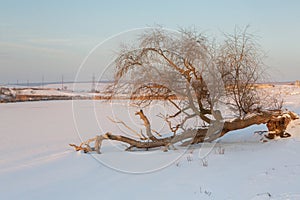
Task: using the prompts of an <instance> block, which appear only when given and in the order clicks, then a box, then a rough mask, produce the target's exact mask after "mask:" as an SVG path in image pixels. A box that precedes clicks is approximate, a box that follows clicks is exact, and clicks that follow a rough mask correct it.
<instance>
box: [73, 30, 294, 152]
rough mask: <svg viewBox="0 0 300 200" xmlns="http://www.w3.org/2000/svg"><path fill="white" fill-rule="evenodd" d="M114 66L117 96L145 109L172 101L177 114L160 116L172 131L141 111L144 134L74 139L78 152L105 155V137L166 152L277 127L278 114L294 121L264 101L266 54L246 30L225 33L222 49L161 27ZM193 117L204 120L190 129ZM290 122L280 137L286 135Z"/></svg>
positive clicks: (125, 50)
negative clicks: (155, 125)
mask: <svg viewBox="0 0 300 200" xmlns="http://www.w3.org/2000/svg"><path fill="white" fill-rule="evenodd" d="M115 64H116V73H115V82H114V85H113V86H111V87H110V89H112V88H113V90H114V94H116V95H118V94H120V93H121V92H122V91H124V90H125V91H127V93H128V94H130V96H129V97H128V98H131V99H132V101H133V102H134V103H136V104H138V105H140V106H141V107H143V106H148V105H150V104H151V103H153V100H163V101H165V102H168V104H169V105H170V106H172V107H173V108H174V109H175V110H176V111H175V112H171V111H170V113H167V114H166V115H162V114H161V115H160V116H159V117H161V119H162V120H164V121H165V122H166V123H167V124H168V126H169V129H170V132H172V133H173V134H172V136H168V137H160V135H163V133H158V135H159V136H158V137H157V136H156V135H154V134H153V133H154V132H155V133H157V132H156V131H154V130H153V129H152V128H151V124H150V122H149V120H148V118H147V116H146V114H145V113H144V112H143V110H140V111H138V112H136V115H138V116H139V117H140V119H141V120H142V121H143V123H144V126H145V131H146V135H144V134H142V136H141V137H140V139H133V138H130V137H126V136H122V135H114V134H112V133H105V134H103V135H101V137H99V136H97V137H95V138H92V139H90V140H88V141H87V142H84V143H82V144H81V145H79V146H76V145H73V144H72V146H74V147H75V148H76V150H80V149H83V150H84V151H86V152H89V151H93V150H96V151H97V152H100V146H101V143H102V141H103V140H105V139H109V140H117V141H120V142H124V143H127V144H129V147H128V148H127V149H131V148H133V147H135V148H146V149H147V148H153V147H160V146H165V147H166V148H165V149H166V150H167V149H168V148H169V147H170V146H173V144H175V143H178V142H182V144H185V145H189V144H196V143H201V142H210V141H213V140H216V139H217V138H219V137H222V136H224V135H225V134H226V133H228V132H230V131H233V130H238V129H243V128H246V127H248V126H251V125H254V124H261V123H263V124H267V123H268V124H272V121H274V120H275V121H278V120H277V119H278V117H288V118H289V119H295V118H297V115H295V114H294V113H292V112H288V111H286V112H283V111H282V110H267V109H264V107H263V105H261V104H260V102H259V98H258V93H257V92H256V88H255V83H257V81H258V80H260V74H261V70H262V66H263V63H262V54H261V52H260V49H259V48H258V45H257V43H256V42H255V41H254V37H253V36H252V35H250V34H248V33H247V29H245V30H243V31H240V30H238V29H236V31H235V33H234V34H233V35H229V34H226V40H225V41H224V43H223V44H221V45H219V46H217V45H216V44H214V43H213V42H211V41H210V40H209V38H208V37H205V36H204V35H203V34H199V33H198V32H197V31H196V30H193V29H189V30H186V29H181V30H180V31H179V32H178V34H170V33H168V32H165V31H164V30H163V29H162V28H157V29H154V30H151V31H147V32H145V33H144V34H143V35H141V37H140V39H139V42H138V46H136V47H123V49H122V50H121V52H120V54H119V56H118V58H117V59H116V62H115ZM129 91H131V92H129ZM224 105H227V106H228V105H229V106H230V108H231V110H232V112H233V113H234V114H235V115H233V116H235V118H234V119H232V118H231V119H226V118H224V117H223V114H222V112H223V111H224V108H223V109H222V106H224ZM174 109H173V110H174ZM190 120H199V121H200V122H201V124H200V125H198V126H196V127H190V126H189V125H188V124H189V123H188V121H190ZM288 122H289V121H288V120H287V121H286V123H285V124H284V126H280V129H281V131H277V132H276V133H275V135H276V134H277V135H280V136H282V137H285V136H286V135H285V134H284V131H285V128H286V126H287V124H288ZM122 124H123V125H125V126H127V125H126V124H124V123H122ZM127 127H128V126H127ZM272 127H273V129H274V128H278V127H279V126H271V125H269V126H268V128H269V130H270V131H274V130H272ZM91 141H97V143H96V146H95V147H94V148H91V147H90V146H89V143H90V142H91Z"/></svg>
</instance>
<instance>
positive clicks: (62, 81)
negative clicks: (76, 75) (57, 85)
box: [61, 75, 64, 90]
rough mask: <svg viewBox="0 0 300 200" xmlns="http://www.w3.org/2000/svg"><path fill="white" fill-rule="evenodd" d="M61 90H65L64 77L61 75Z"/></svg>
mask: <svg viewBox="0 0 300 200" xmlns="http://www.w3.org/2000/svg"><path fill="white" fill-rule="evenodd" d="M61 90H64V75H61Z"/></svg>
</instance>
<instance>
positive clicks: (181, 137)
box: [70, 111, 299, 153]
mask: <svg viewBox="0 0 300 200" xmlns="http://www.w3.org/2000/svg"><path fill="white" fill-rule="evenodd" d="M140 116H141V118H142V120H143V121H144V122H145V124H144V125H145V127H146V129H147V133H148V134H147V135H148V136H150V138H148V140H135V139H132V138H129V137H126V136H122V135H114V134H112V133H109V132H108V133H105V134H103V135H100V136H96V137H95V138H92V139H89V140H87V141H86V142H83V143H81V144H80V146H77V145H74V144H70V146H72V147H74V148H75V150H76V151H79V150H83V151H84V152H85V153H87V152H91V151H96V152H98V153H100V148H101V144H102V141H103V140H115V141H119V142H123V143H126V144H128V145H129V147H128V148H127V149H126V150H130V149H132V148H134V147H135V148H143V149H149V148H155V147H166V148H168V147H169V146H170V145H173V144H175V143H178V142H184V141H185V140H187V139H189V140H188V141H185V143H184V144H185V145H188V144H196V143H202V142H211V141H214V140H216V139H217V138H220V137H222V136H224V135H225V134H226V133H228V132H230V131H234V130H239V129H243V128H246V127H249V126H251V125H255V124H267V127H268V130H269V134H268V135H267V136H266V137H268V138H270V139H272V138H274V137H275V136H277V135H278V136H280V137H288V136H290V134H288V133H285V130H286V127H287V126H288V124H289V123H290V122H291V121H292V120H295V119H297V118H299V117H298V116H297V115H296V114H295V113H293V112H284V113H283V112H282V111H264V112H260V113H253V114H249V115H248V116H246V117H244V118H243V119H240V118H237V119H235V120H231V121H225V122H224V126H223V128H222V129H221V130H219V131H215V132H214V131H209V129H188V130H185V131H184V132H182V133H181V134H178V135H175V136H171V137H166V138H161V139H158V138H156V137H154V136H153V135H152V134H149V133H150V131H149V130H150V123H149V121H148V120H147V118H146V116H145V115H143V114H141V115H140ZM219 123H223V122H219ZM208 131H209V132H212V133H208ZM91 142H95V147H90V145H89V144H90V143H91Z"/></svg>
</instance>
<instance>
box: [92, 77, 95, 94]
mask: <svg viewBox="0 0 300 200" xmlns="http://www.w3.org/2000/svg"><path fill="white" fill-rule="evenodd" d="M95 91H96V83H95V74H93V78H92V92H95Z"/></svg>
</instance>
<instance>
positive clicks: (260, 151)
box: [0, 86, 300, 200]
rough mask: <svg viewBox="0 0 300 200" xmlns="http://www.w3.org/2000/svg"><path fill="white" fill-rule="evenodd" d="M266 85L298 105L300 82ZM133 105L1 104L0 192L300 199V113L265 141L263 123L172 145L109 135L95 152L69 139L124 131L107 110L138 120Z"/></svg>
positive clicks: (135, 123) (5, 195) (298, 108)
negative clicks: (132, 143) (279, 135)
mask: <svg viewBox="0 0 300 200" xmlns="http://www.w3.org/2000/svg"><path fill="white" fill-rule="evenodd" d="M271 90H273V91H272V92H273V93H276V92H281V93H282V94H284V98H285V102H286V103H285V106H286V107H287V108H290V109H292V110H294V111H295V112H297V113H298V114H299V113H300V89H299V88H296V87H293V86H278V87H276V88H275V89H270V91H271ZM125 104H126V103H125ZM136 109H137V108H129V109H128V108H127V107H126V106H124V102H123V103H114V104H111V103H109V102H104V101H88V100H82V101H50V102H23V103H14V104H0V138H1V140H0V141H1V145H0V152H1V154H0V199H149V200H153V199H217V200H219V199H228V200H229V199H237V200H240V199H276V200H279V199H293V200H294V199H300V190H299V188H300V160H299V159H298V154H299V153H300V120H296V121H293V122H292V124H290V126H289V129H288V132H289V133H291V134H292V135H293V137H291V138H287V139H276V140H273V141H270V142H266V143H263V142H260V139H261V137H262V136H260V135H259V134H256V133H254V132H255V131H260V130H266V128H265V127H264V126H263V125H261V126H252V127H250V128H248V129H245V130H242V131H238V132H235V133H229V134H228V135H226V136H225V137H224V138H222V139H221V140H220V141H219V142H218V143H212V144H204V145H202V146H201V145H198V146H193V147H191V148H189V149H184V148H181V147H179V146H177V148H178V150H171V151H169V152H162V151H161V150H160V149H154V150H150V151H135V152H125V151H124V149H125V146H124V145H122V144H120V143H114V142H109V141H105V142H104V144H103V147H102V149H101V150H102V154H99V155H98V154H84V153H82V152H75V151H74V150H73V149H72V148H71V147H69V146H68V144H69V143H76V144H79V143H80V142H81V139H83V140H85V139H87V138H90V137H93V136H94V135H96V134H101V133H105V132H106V131H111V132H114V133H121V132H125V133H123V134H126V130H124V129H123V128H122V127H120V126H119V125H117V124H114V123H112V122H111V121H110V120H109V119H108V118H107V117H108V116H111V117H113V118H116V117H118V119H120V120H124V121H125V122H126V123H128V124H129V125H130V126H132V127H141V128H142V127H143V126H142V124H141V122H140V120H139V119H138V117H136V116H134V111H136ZM163 111H164V107H163V105H162V104H158V105H156V106H153V107H152V108H149V109H148V110H145V112H147V113H149V114H150V115H152V116H154V115H155V113H157V112H163ZM152 120H153V122H152V123H153V124H154V125H155V127H154V128H155V129H157V130H162V129H165V128H166V127H165V124H163V123H161V122H160V120H158V119H156V118H153V119H152ZM154 120H157V121H154Z"/></svg>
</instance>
